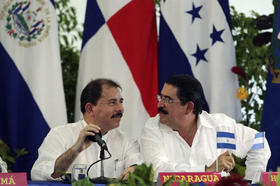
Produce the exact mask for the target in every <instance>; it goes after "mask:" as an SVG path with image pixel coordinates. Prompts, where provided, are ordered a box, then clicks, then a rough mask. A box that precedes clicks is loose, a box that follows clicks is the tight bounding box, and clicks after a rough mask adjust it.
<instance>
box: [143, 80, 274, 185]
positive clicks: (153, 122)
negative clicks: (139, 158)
mask: <svg viewBox="0 0 280 186" xmlns="http://www.w3.org/2000/svg"><path fill="white" fill-rule="evenodd" d="M225 94H226V90H225ZM157 99H158V111H159V114H158V115H157V116H156V117H153V118H151V119H149V120H148V121H147V123H146V125H145V127H144V130H143V133H142V136H141V148H142V151H143V155H144V161H145V162H146V163H152V164H153V167H154V169H155V171H156V174H155V176H157V174H158V173H159V172H215V171H224V172H229V171H231V170H232V169H233V168H234V166H235V162H234V159H233V157H232V153H233V154H235V155H236V156H238V157H240V158H244V157H246V156H247V158H246V166H247V167H246V177H245V178H246V179H248V180H253V181H259V178H260V174H261V172H262V171H265V170H266V165H267V162H268V159H269V158H270V149H269V146H268V143H267V141H266V140H264V148H263V149H259V150H252V146H253V143H254V137H255V134H256V133H258V132H257V131H256V130H254V129H252V128H249V127H245V126H244V125H242V124H237V123H236V122H235V120H233V119H232V118H230V117H228V116H226V115H224V114H209V113H207V112H205V111H203V110H202V107H203V104H204V100H205V98H204V93H203V89H202V86H201V84H200V82H199V81H198V80H197V79H195V78H193V77H191V76H187V75H175V76H172V77H170V78H169V79H168V80H167V81H166V82H165V84H164V86H163V88H162V90H161V95H159V96H158V98H157ZM221 101H222V98H221ZM220 129H222V131H225V132H231V133H234V135H235V142H234V143H235V147H236V149H235V150H234V149H233V150H227V149H217V139H216V135H217V131H220Z"/></svg>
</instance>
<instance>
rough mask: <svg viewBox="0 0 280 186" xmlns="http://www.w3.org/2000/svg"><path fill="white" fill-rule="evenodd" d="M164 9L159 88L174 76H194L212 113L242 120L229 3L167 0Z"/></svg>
mask: <svg viewBox="0 0 280 186" xmlns="http://www.w3.org/2000/svg"><path fill="white" fill-rule="evenodd" d="M160 10H161V17H160V32H159V88H160V89H161V88H162V86H163V83H164V81H165V80H166V79H167V78H168V77H169V76H171V75H174V74H189V75H192V76H194V77H196V78H197V79H198V80H199V81H200V82H201V84H202V86H203V89H204V93H205V96H206V100H207V104H208V106H209V107H208V108H209V110H210V112H212V113H215V112H223V113H225V114H227V115H229V116H231V117H233V118H235V119H240V118H241V106H240V101H239V100H238V99H237V97H236V91H237V87H238V81H237V77H236V75H234V74H233V73H232V72H231V68H232V67H233V66H236V63H235V49H234V44H233V38H232V34H231V28H230V14H229V6H228V1H227V0H222V1H221V0H188V1H186V0H176V1H174V0H163V1H161V7H160ZM208 108H204V109H205V110H208Z"/></svg>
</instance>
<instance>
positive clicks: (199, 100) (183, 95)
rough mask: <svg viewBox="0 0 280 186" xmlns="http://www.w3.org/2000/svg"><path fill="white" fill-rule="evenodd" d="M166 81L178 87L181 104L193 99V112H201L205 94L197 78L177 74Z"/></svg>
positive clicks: (196, 113)
mask: <svg viewBox="0 0 280 186" xmlns="http://www.w3.org/2000/svg"><path fill="white" fill-rule="evenodd" d="M165 83H166V84H169V85H172V86H174V87H176V88H177V97H178V98H179V100H180V102H181V105H185V104H186V103H187V102H189V101H192V102H193V103H194V111H193V113H194V114H195V115H196V116H197V115H198V114H201V112H202V108H203V105H204V100H205V96H204V93H203V89H202V86H201V84H200V82H199V81H198V80H197V79H195V78H193V77H191V76H188V75H175V76H171V77H169V78H168V79H167V80H166V81H165Z"/></svg>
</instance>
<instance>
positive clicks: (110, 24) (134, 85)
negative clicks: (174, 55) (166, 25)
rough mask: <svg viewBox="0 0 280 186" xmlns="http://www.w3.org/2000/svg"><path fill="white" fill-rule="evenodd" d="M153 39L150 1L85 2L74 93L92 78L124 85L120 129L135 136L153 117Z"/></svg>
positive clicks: (77, 113) (155, 78)
mask: <svg viewBox="0 0 280 186" xmlns="http://www.w3.org/2000/svg"><path fill="white" fill-rule="evenodd" d="M157 67H158V63H157V35H156V19H155V8H154V3H153V0H111V1H104V0H89V1H87V8H86V17H85V24H84V33H83V43H82V50H81V56H80V65H79V72H78V81H77V91H76V111H75V118H76V120H78V119H80V118H81V112H80V108H79V105H80V101H79V99H80V95H81V91H82V89H83V88H84V87H85V86H86V84H87V83H89V81H90V80H93V79H96V78H109V79H112V80H114V81H117V82H118V83H119V84H120V85H121V86H122V89H123V90H122V96H123V98H124V109H125V111H124V117H123V118H122V120H121V124H120V127H121V129H122V130H123V131H124V132H126V133H127V134H128V136H130V137H138V136H139V135H140V133H141V129H142V127H143V126H144V123H145V121H146V119H148V117H149V116H153V115H155V114H156V113H157V107H156V104H157V101H156V95H157V92H158V73H157V72H158V71H157Z"/></svg>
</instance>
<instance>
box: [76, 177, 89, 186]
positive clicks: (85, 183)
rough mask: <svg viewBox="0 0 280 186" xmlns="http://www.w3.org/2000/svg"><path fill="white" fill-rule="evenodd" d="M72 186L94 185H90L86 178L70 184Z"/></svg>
mask: <svg viewBox="0 0 280 186" xmlns="http://www.w3.org/2000/svg"><path fill="white" fill-rule="evenodd" d="M72 185H73V186H93V185H94V184H93V183H91V181H90V179H89V177H86V178H84V179H82V180H79V181H76V182H74V183H72Z"/></svg>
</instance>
